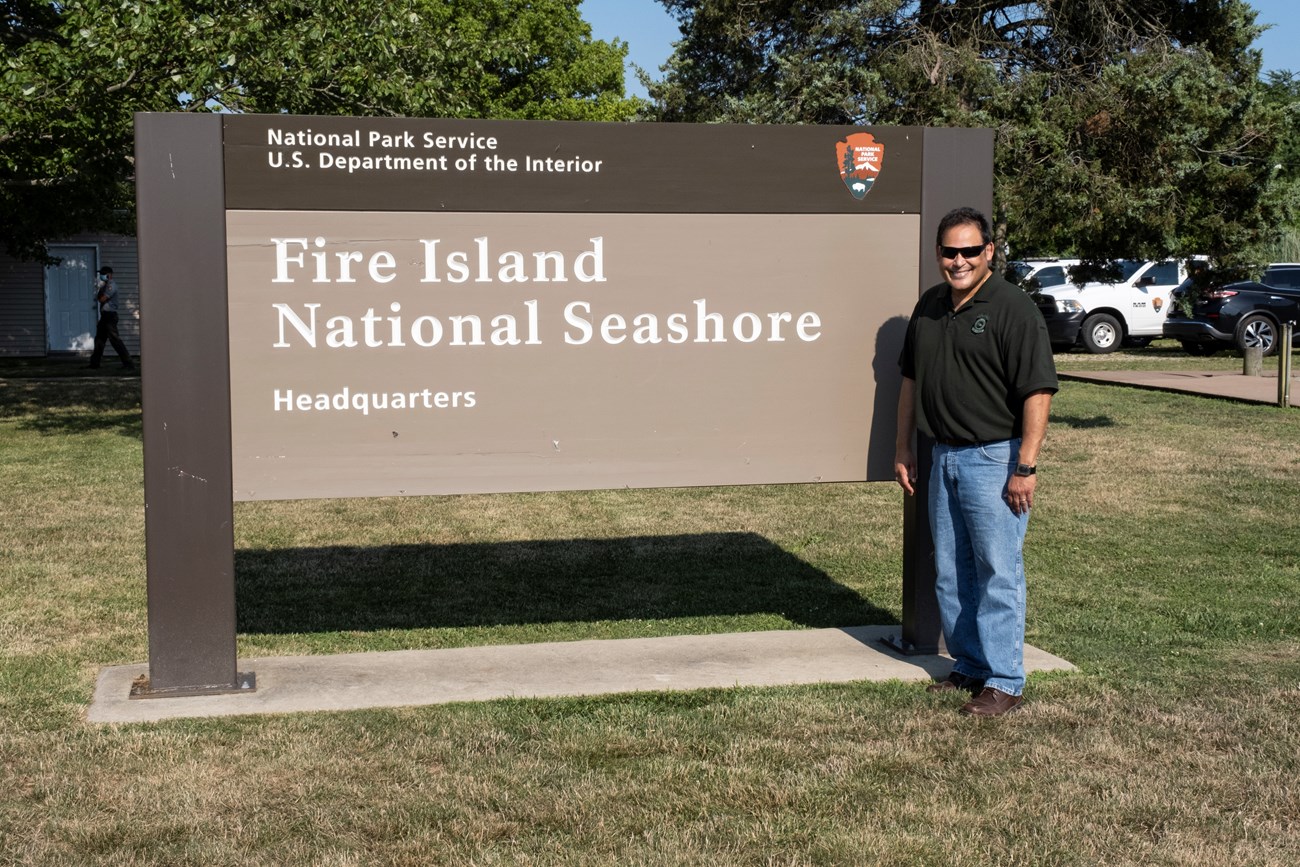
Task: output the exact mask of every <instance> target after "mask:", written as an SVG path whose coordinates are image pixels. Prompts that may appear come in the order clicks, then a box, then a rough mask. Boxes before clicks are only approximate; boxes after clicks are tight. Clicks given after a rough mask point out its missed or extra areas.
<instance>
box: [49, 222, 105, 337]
mask: <svg viewBox="0 0 1300 867" xmlns="http://www.w3.org/2000/svg"><path fill="white" fill-rule="evenodd" d="M50 255H51V256H55V257H57V258H59V259H60V260H62V261H60V262H59V264H57V265H49V266H47V267H46V268H45V330H46V334H47V339H48V341H49V349H50V351H51V352H67V351H68V350H80V349H93V348H94V345H95V322H96V320H98V318H99V310H98V306H99V305H97V304H96V303H95V296H94V291H95V272H96V271H97V270H99V269H98V266H97V260H98V257H99V251H98V250H96V249H95V248H94V247H53V246H52V247H50Z"/></svg>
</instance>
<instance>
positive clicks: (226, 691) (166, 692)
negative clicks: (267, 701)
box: [129, 671, 257, 698]
mask: <svg viewBox="0 0 1300 867" xmlns="http://www.w3.org/2000/svg"><path fill="white" fill-rule="evenodd" d="M256 691H257V674H256V673H254V672H251V671H241V672H239V673H238V674H236V675H235V685H234V686H230V685H229V684H219V685H216V686H178V687H174V688H172V689H153V688H152V687H150V686H149V676H148V675H147V674H142V675H140V676H139V677H137V678H136V679H135V680H133V681H131V694H130V696H129V698H189V697H191V696H197V695H232V694H234V693H240V692H256Z"/></svg>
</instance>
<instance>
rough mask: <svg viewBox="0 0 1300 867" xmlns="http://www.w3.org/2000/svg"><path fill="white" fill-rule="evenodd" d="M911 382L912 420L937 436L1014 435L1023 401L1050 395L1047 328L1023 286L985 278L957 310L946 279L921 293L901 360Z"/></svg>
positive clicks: (1052, 372)
mask: <svg viewBox="0 0 1300 867" xmlns="http://www.w3.org/2000/svg"><path fill="white" fill-rule="evenodd" d="M899 366H900V367H901V368H902V370H903V376H905V377H907V378H908V379H912V380H915V381H916V424H917V427H918V428H920V430H921V431H922V432H924V433H926V434H928V435H930V436H931V437H934V438H935V439H958V440H969V441H972V442H988V441H991V440H1004V439H1010V438H1011V437H1018V436H1020V434H1021V426H1022V423H1023V421H1024V406H1025V398H1026V397H1028V396H1029V395H1030V394H1032V393H1033V392H1035V391H1042V390H1046V391H1050V392H1055V391H1056V389H1057V382H1056V365H1055V364H1054V363H1053V362H1052V345H1051V341H1050V340H1049V338H1048V336H1047V325H1046V323H1045V322H1044V321H1043V317H1042V314H1040V313H1039V312H1038V308H1037V307H1035V306H1034V302H1033V300H1032V299H1031V298H1030V297H1029V296H1028V295H1027V294H1025V292H1024V290H1022V289H1020V288H1019V287H1017V286H1013V285H1011V284H1010V283H1008V282H1007V281H1006V280H1004V279H1002V278H1001V277H999V276H998V275H996V274H993V275H990V276H989V278H988V280H986V281H985V283H984V285H983V286H981V287H980V289H979V291H978V292H976V293H975V297H974V298H972V299H971V300H970V302H968V303H967V304H966V305H965V306H964V307H962V309H960V310H958V311H956V312H954V311H953V309H952V289H951V287H949V286H948V284H947V283H940V284H939V285H938V286H934V287H931V288H930V289H928V290H926V292H925V294H924V295H922V296H921V300H920V301H918V302H917V304H916V309H915V310H913V311H912V319H911V321H910V322H909V323H908V326H907V338H906V340H905V342H904V344H903V354H902V357H901V358H900V359H899Z"/></svg>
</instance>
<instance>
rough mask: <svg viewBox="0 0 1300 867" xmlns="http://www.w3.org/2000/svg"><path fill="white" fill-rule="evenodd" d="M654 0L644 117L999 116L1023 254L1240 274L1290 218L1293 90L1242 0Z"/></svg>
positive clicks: (1002, 232) (956, 121) (1010, 226)
mask: <svg viewBox="0 0 1300 867" xmlns="http://www.w3.org/2000/svg"><path fill="white" fill-rule="evenodd" d="M660 2H661V3H663V5H664V6H665V7H666V8H667V9H668V10H669V11H670V12H671V13H672V14H673V15H674V16H675V17H676V18H677V20H678V21H679V22H680V24H681V28H682V34H683V38H682V40H681V41H680V42H679V43H678V44H677V48H676V51H675V53H674V54H673V56H672V58H670V61H669V64H668V67H667V74H666V77H665V79H664V80H663V81H661V82H657V83H653V84H652V86H651V87H650V95H651V98H652V99H653V100H654V103H655V105H654V109H653V116H654V117H656V118H657V119H660V120H669V121H733V122H751V121H761V122H768V123H831V124H903V125H925V126H982V127H991V128H992V129H994V130H995V131H996V143H997V144H996V151H995V153H996V156H995V174H994V178H995V206H994V207H995V212H996V213H995V215H994V218H995V220H994V221H995V223H996V225H997V230H998V233H999V236H1000V237H1001V238H1002V239H1004V240H1008V241H1009V242H1010V244H1011V246H1012V250H1013V253H1014V254H1016V255H1020V256H1026V255H1043V254H1058V255H1071V254H1072V255H1076V256H1080V257H1082V258H1086V259H1091V260H1098V261H1099V260H1104V259H1109V258H1113V257H1155V256H1168V255H1174V256H1181V257H1187V256H1191V255H1194V254H1207V255H1210V256H1211V257H1212V258H1214V259H1215V260H1216V262H1217V263H1218V264H1220V265H1222V266H1227V267H1237V268H1249V267H1250V266H1252V265H1255V264H1258V263H1260V262H1261V261H1262V258H1261V257H1262V253H1261V251H1262V250H1263V249H1264V247H1266V246H1267V245H1268V244H1269V243H1270V242H1271V240H1272V239H1273V238H1274V236H1275V235H1276V234H1277V232H1278V230H1279V228H1280V227H1281V226H1283V225H1284V224H1285V223H1287V222H1288V221H1289V220H1290V219H1291V218H1292V216H1293V214H1294V209H1295V206H1296V205H1295V202H1296V184H1295V176H1294V172H1293V171H1292V170H1288V169H1287V164H1286V163H1284V161H1283V157H1284V156H1285V155H1286V150H1287V148H1291V149H1294V147H1295V145H1294V142H1295V141H1296V131H1297V128H1296V121H1295V105H1296V104H1295V92H1294V90H1295V89H1294V86H1291V85H1290V84H1289V82H1288V81H1280V82H1279V81H1275V82H1273V84H1272V85H1271V89H1270V86H1268V85H1265V84H1264V83H1261V82H1260V80H1259V67H1260V54H1259V52H1258V51H1256V50H1254V49H1252V48H1251V47H1250V46H1251V45H1252V43H1253V42H1254V40H1255V38H1256V37H1257V36H1258V35H1259V33H1260V28H1259V27H1257V26H1256V25H1255V13H1254V11H1253V10H1252V9H1251V8H1250V7H1249V5H1248V4H1247V3H1245V2H1242V0H1115V2H1105V3H1102V2H1079V0H1040V2H1016V0H978V2H972V0H660ZM1288 88H1289V89H1288Z"/></svg>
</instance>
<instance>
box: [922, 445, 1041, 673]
mask: <svg viewBox="0 0 1300 867" xmlns="http://www.w3.org/2000/svg"><path fill="white" fill-rule="evenodd" d="M1019 454H1020V440H1018V439H1010V440H1000V441H998V442H989V443H982V444H980V445H972V446H945V445H936V446H935V447H934V464H933V467H932V468H931V470H930V530H931V532H932V533H933V535H934V565H935V572H936V576H937V577H936V580H935V593H936V594H937V595H938V598H939V618H940V621H941V623H942V625H943V637H944V641H945V642H947V645H948V652H949V653H950V654H952V657H953V659H954V660H955V664H954V665H953V671H956V672H959V673H960V674H964V675H966V676H967V677H974V678H978V679H980V680H983V681H984V682H985V685H986V686H991V687H993V688H995V689H999V690H1001V691H1002V692H1005V693H1008V694H1010V695H1020V693H1021V692H1022V691H1023V690H1024V688H1025V662H1024V650H1025V569H1024V562H1023V560H1022V558H1021V550H1022V548H1023V547H1024V542H1025V528H1026V527H1028V526H1029V514H1028V513H1025V514H1023V515H1017V514H1016V513H1015V512H1013V511H1011V507H1010V506H1009V505H1007V501H1006V500H1005V499H1004V497H1005V495H1006V488H1007V480H1008V479H1009V478H1010V477H1011V473H1012V472H1013V471H1014V470H1015V468H1016V458H1017V457H1018V455H1019Z"/></svg>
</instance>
